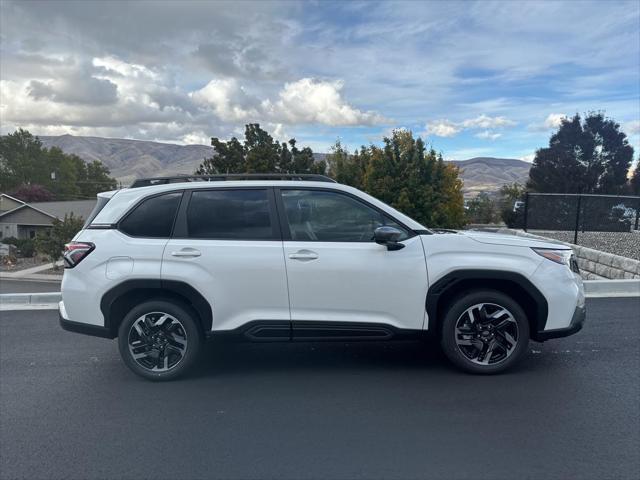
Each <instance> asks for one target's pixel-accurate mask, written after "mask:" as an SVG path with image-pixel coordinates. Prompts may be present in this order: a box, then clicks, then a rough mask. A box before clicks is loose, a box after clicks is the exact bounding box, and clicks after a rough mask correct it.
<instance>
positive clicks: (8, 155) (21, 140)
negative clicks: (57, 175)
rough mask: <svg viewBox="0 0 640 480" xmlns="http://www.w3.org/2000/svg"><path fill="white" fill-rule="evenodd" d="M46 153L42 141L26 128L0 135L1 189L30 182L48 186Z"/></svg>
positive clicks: (13, 187) (9, 189)
mask: <svg viewBox="0 0 640 480" xmlns="http://www.w3.org/2000/svg"><path fill="white" fill-rule="evenodd" d="M46 155H47V151H46V149H45V148H44V147H43V146H42V142H40V140H39V139H38V137H34V136H33V135H31V134H30V133H29V132H28V131H26V130H23V129H19V130H16V131H15V132H14V133H10V134H8V135H4V136H2V137H0V190H2V191H5V192H7V191H11V190H13V189H15V188H18V187H20V186H21V185H28V184H30V183H37V184H40V185H45V186H46V185H47V184H48V183H49V181H50V179H49V172H48V171H47V170H46V168H45V167H46V164H47V161H46V159H45V157H46Z"/></svg>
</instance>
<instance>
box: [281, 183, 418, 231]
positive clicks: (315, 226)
mask: <svg viewBox="0 0 640 480" xmlns="http://www.w3.org/2000/svg"><path fill="white" fill-rule="evenodd" d="M281 192H282V200H283V202H284V209H285V213H286V216H287V221H288V223H289V231H290V232H291V239H292V240H297V241H318V242H371V241H373V232H374V230H375V229H376V228H378V227H381V226H383V225H388V226H391V227H395V228H397V229H398V230H400V231H402V232H404V234H403V236H402V237H401V240H404V239H406V238H408V236H409V232H407V230H406V229H405V228H403V227H401V226H400V225H398V224H397V223H396V222H394V221H393V220H391V219H390V218H389V217H387V216H386V215H385V214H383V213H381V212H379V211H378V210H375V209H374V208H372V207H369V206H368V205H366V204H364V203H362V202H360V201H358V200H356V199H354V198H352V197H350V196H348V195H344V194H341V193H338V192H328V191H322V190H282V191H281Z"/></svg>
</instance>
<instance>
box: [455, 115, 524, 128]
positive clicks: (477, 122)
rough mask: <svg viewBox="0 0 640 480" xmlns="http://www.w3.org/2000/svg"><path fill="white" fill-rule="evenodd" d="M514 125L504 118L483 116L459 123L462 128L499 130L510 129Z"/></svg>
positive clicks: (511, 121)
mask: <svg viewBox="0 0 640 480" xmlns="http://www.w3.org/2000/svg"><path fill="white" fill-rule="evenodd" d="M515 124H516V122H514V121H513V120H509V119H508V118H505V117H490V116H488V115H484V114H482V115H479V116H477V117H476V118H470V119H468V120H464V121H463V122H462V123H461V125H462V126H463V127H464V128H501V127H512V126H514V125H515Z"/></svg>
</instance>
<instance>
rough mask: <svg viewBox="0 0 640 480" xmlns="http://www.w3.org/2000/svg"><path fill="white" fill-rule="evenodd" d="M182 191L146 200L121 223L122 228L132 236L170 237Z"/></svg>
mask: <svg viewBox="0 0 640 480" xmlns="http://www.w3.org/2000/svg"><path fill="white" fill-rule="evenodd" d="M181 197H182V192H174V193H167V194H165V195H158V196H157V197H151V198H148V199H146V200H144V201H143V202H142V203H141V204H140V205H138V206H137V207H136V208H135V210H133V211H132V212H131V213H130V214H129V215H127V216H126V217H125V219H124V220H123V221H122V222H121V223H120V230H121V231H122V232H124V233H126V234H127V235H130V236H132V237H148V238H169V237H170V236H171V227H173V219H174V218H175V216H176V212H177V210H178V205H179V204H180V198H181Z"/></svg>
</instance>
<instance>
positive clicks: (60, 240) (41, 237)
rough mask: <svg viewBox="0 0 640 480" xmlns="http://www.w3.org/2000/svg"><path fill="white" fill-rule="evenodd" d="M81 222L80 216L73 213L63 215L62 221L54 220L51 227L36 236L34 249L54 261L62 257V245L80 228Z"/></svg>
mask: <svg viewBox="0 0 640 480" xmlns="http://www.w3.org/2000/svg"><path fill="white" fill-rule="evenodd" d="M83 223H84V222H83V220H82V218H78V217H74V216H73V213H72V214H71V215H68V216H67V215H65V217H64V220H63V221H60V220H58V219H56V220H54V222H53V227H52V228H51V229H49V231H47V232H46V233H39V234H38V235H37V236H36V242H35V243H36V249H37V250H38V251H39V252H40V253H42V254H44V255H46V256H48V257H49V258H50V259H51V261H52V262H54V263H55V262H56V261H58V260H59V259H60V258H62V253H63V250H64V245H65V244H66V243H68V242H70V241H71V239H72V238H73V237H74V236H75V234H76V233H77V232H78V231H79V230H81V229H82V225H83Z"/></svg>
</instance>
